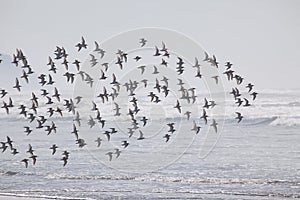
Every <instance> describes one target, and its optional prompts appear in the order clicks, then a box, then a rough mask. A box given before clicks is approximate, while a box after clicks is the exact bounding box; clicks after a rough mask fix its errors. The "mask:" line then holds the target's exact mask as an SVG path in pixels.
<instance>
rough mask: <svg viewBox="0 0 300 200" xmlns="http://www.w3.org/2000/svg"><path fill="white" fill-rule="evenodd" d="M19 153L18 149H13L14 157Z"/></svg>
mask: <svg viewBox="0 0 300 200" xmlns="http://www.w3.org/2000/svg"><path fill="white" fill-rule="evenodd" d="M18 153H19V152H18V150H17V149H16V148H12V149H11V154H12V155H14V156H15V155H17V154H18Z"/></svg>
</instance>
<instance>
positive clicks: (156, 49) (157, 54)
mask: <svg viewBox="0 0 300 200" xmlns="http://www.w3.org/2000/svg"><path fill="white" fill-rule="evenodd" d="M160 55H161V54H160V53H159V49H158V48H157V46H155V53H154V55H153V56H160Z"/></svg>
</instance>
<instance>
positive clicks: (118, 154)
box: [115, 148, 121, 158]
mask: <svg viewBox="0 0 300 200" xmlns="http://www.w3.org/2000/svg"><path fill="white" fill-rule="evenodd" d="M115 154H116V158H118V157H119V156H120V154H121V151H120V150H119V149H117V148H116V149H115Z"/></svg>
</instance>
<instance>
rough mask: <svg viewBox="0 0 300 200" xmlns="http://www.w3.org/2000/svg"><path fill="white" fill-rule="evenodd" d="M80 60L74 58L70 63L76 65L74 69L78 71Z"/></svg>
mask: <svg viewBox="0 0 300 200" xmlns="http://www.w3.org/2000/svg"><path fill="white" fill-rule="evenodd" d="M80 63H81V62H80V61H79V60H76V59H75V61H74V62H73V63H72V64H74V65H75V66H76V69H77V70H78V71H79V70H80Z"/></svg>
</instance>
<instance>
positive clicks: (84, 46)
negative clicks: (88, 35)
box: [75, 37, 87, 51]
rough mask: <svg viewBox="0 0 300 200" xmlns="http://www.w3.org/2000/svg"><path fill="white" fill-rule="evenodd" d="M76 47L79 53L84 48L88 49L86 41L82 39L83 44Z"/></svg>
mask: <svg viewBox="0 0 300 200" xmlns="http://www.w3.org/2000/svg"><path fill="white" fill-rule="evenodd" d="M75 47H77V48H78V51H80V50H81V49H82V48H85V49H86V48H87V44H86V43H85V39H84V38H83V37H81V42H80V43H78V44H77V45H76V46H75Z"/></svg>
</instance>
